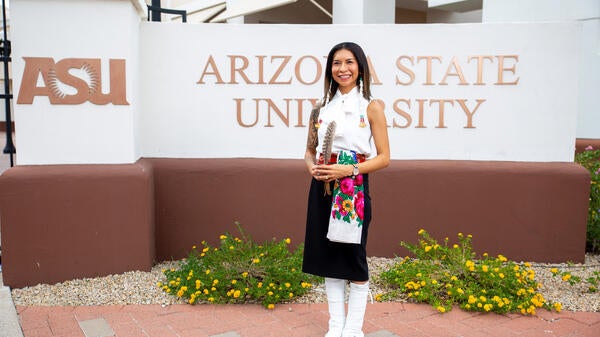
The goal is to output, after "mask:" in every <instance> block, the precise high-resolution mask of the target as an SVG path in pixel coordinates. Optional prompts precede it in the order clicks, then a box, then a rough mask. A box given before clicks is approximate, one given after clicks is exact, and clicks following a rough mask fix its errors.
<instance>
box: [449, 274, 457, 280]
mask: <svg viewBox="0 0 600 337" xmlns="http://www.w3.org/2000/svg"><path fill="white" fill-rule="evenodd" d="M450 280H451V281H458V277H456V276H454V275H452V277H451V278H450Z"/></svg>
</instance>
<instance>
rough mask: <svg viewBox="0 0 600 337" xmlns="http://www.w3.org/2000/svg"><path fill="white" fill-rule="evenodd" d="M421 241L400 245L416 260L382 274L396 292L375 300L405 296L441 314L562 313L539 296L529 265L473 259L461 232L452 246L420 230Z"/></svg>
mask: <svg viewBox="0 0 600 337" xmlns="http://www.w3.org/2000/svg"><path fill="white" fill-rule="evenodd" d="M419 236H420V240H419V243H418V244H415V245H413V244H408V243H405V242H402V246H404V247H406V248H407V249H408V250H409V251H410V252H412V253H413V254H414V255H415V258H414V259H411V258H408V257H406V258H404V259H402V260H400V261H399V262H398V263H396V264H394V265H393V266H392V267H391V268H390V269H388V270H386V271H384V272H383V273H382V274H381V275H380V277H381V280H382V281H383V282H384V283H386V284H387V286H389V287H390V288H392V289H394V290H392V291H391V292H389V293H387V294H382V295H378V296H376V298H377V299H378V300H380V301H385V300H388V299H392V298H394V297H398V295H399V293H404V294H406V295H408V297H409V299H412V300H414V301H416V302H424V303H429V304H431V305H432V306H433V307H434V308H436V309H437V310H438V311H440V312H446V311H448V310H451V309H452V305H453V304H456V305H459V306H460V307H461V308H462V309H464V310H467V311H482V312H497V313H506V312H517V313H521V314H524V315H534V314H535V311H536V309H537V308H546V309H548V310H552V309H554V310H556V311H560V310H561V307H562V306H561V304H560V303H549V302H548V301H546V300H545V299H544V297H543V296H542V295H541V294H540V293H539V292H538V289H539V287H540V286H541V284H539V283H537V282H536V280H535V272H534V271H533V270H532V269H531V268H530V267H531V265H530V264H529V263H525V264H523V265H520V264H517V263H515V262H513V261H509V260H508V259H507V258H506V257H504V256H502V255H498V256H497V257H495V258H493V257H490V256H488V255H487V254H483V256H482V257H481V258H480V259H476V254H475V253H474V252H473V250H472V246H471V235H467V236H464V235H463V234H462V233H459V234H458V243H456V244H453V245H451V246H450V245H449V243H448V238H445V239H444V243H443V244H439V243H438V242H437V241H436V240H435V239H433V238H432V237H431V236H430V235H429V234H428V233H427V232H426V231H425V230H423V229H421V230H420V231H419Z"/></svg>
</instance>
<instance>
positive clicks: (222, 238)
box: [219, 235, 227, 240]
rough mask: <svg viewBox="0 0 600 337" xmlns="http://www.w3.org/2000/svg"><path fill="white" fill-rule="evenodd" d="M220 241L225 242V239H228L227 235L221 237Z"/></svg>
mask: <svg viewBox="0 0 600 337" xmlns="http://www.w3.org/2000/svg"><path fill="white" fill-rule="evenodd" d="M219 239H221V240H225V239H227V235H221V236H219Z"/></svg>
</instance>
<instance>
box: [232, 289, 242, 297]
mask: <svg viewBox="0 0 600 337" xmlns="http://www.w3.org/2000/svg"><path fill="white" fill-rule="evenodd" d="M241 293H242V292H241V291H239V290H236V291H234V292H233V297H234V298H238V297H240V295H241Z"/></svg>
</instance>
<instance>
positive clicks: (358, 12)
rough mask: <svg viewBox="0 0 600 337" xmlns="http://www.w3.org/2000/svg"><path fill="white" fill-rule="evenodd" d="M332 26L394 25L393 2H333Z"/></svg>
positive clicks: (350, 0)
mask: <svg viewBox="0 0 600 337" xmlns="http://www.w3.org/2000/svg"><path fill="white" fill-rule="evenodd" d="M332 14H333V20H332V23H333V24H364V23H394V22H395V18H396V2H395V1H394V0H333V13H332Z"/></svg>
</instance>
